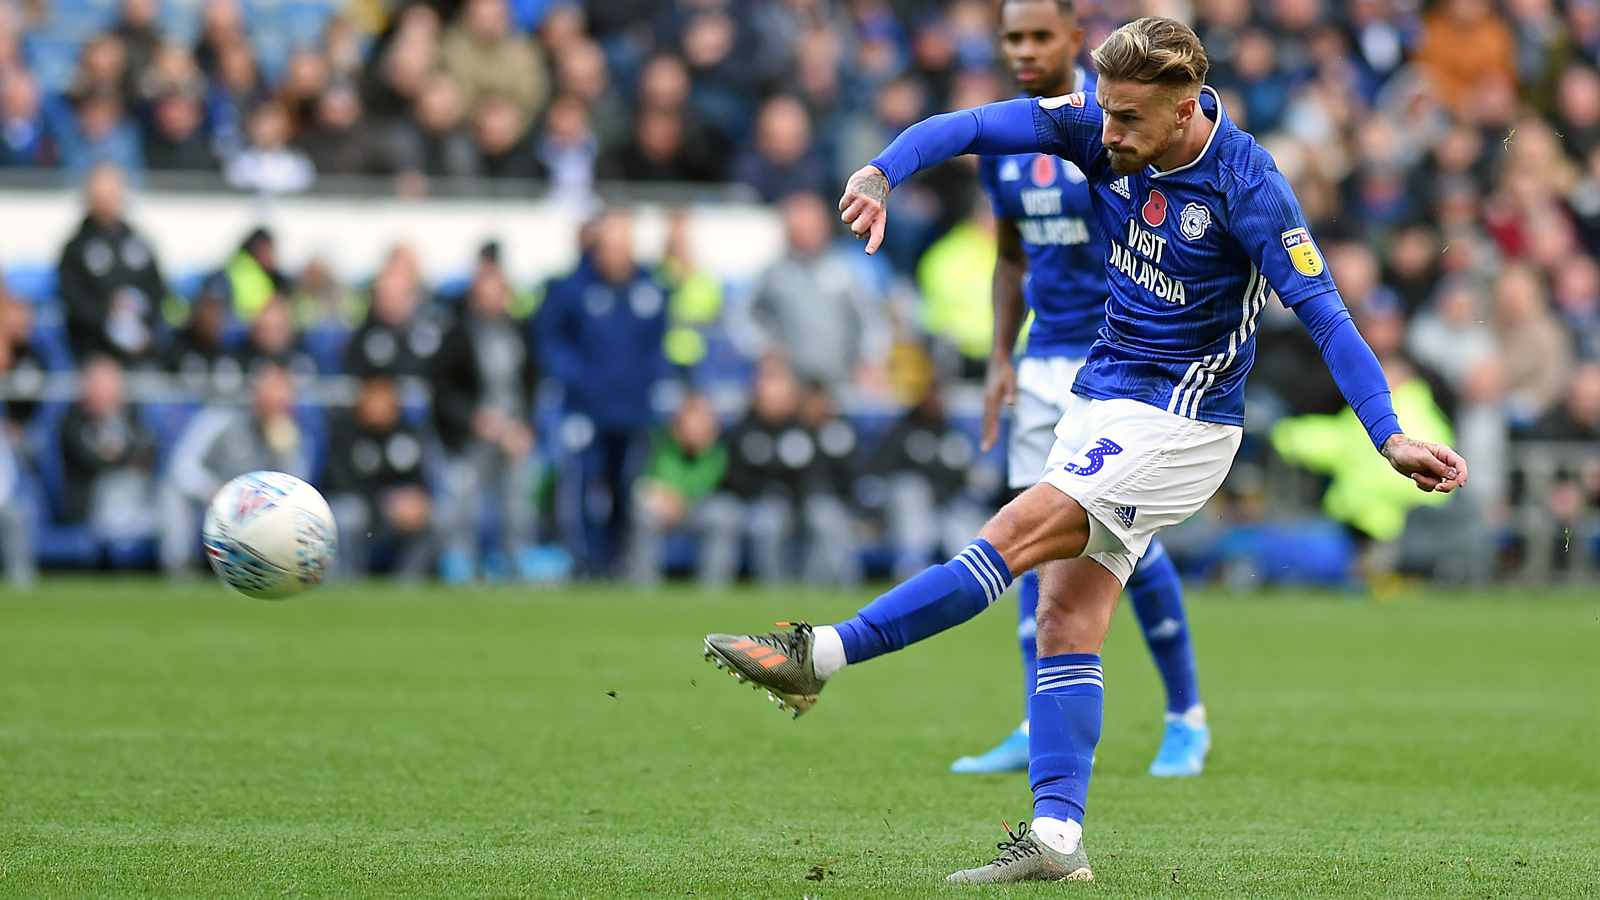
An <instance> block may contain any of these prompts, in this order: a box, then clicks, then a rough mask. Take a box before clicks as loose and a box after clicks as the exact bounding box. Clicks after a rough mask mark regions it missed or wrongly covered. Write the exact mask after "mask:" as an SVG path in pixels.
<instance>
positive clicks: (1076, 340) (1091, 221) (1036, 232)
mask: <svg viewBox="0 0 1600 900" xmlns="http://www.w3.org/2000/svg"><path fill="white" fill-rule="evenodd" d="M1075 85H1076V86H1077V87H1078V88H1079V89H1084V88H1087V89H1089V90H1093V89H1094V85H1093V83H1092V82H1089V81H1088V79H1087V78H1086V76H1085V74H1084V72H1083V70H1082V69H1079V70H1077V75H1076V80H1075ZM978 178H979V180H980V181H981V182H982V184H983V189H984V191H985V192H986V193H987V194H988V195H989V200H990V202H991V203H992V204H993V205H994V214H995V217H996V218H1000V219H1010V220H1011V221H1013V222H1015V223H1016V225H1017V231H1018V233H1019V234H1021V236H1022V250H1023V252H1024V253H1025V254H1026V255H1027V258H1028V275H1027V280H1026V281H1025V282H1024V283H1023V286H1022V298H1023V300H1024V301H1026V302H1027V304H1028V309H1029V310H1030V311H1032V313H1033V324H1032V325H1031V326H1030V327H1029V328H1028V346H1027V349H1026V351H1025V355H1027V356H1039V357H1045V356H1069V357H1074V358H1077V359H1082V358H1083V357H1084V356H1086V355H1088V352H1089V347H1090V345H1091V344H1093V343H1094V342H1095V338H1096V337H1098V336H1099V333H1100V326H1101V325H1102V324H1104V322H1105V313H1106V266H1105V259H1106V256H1105V253H1106V251H1105V243H1104V241H1102V240H1101V237H1100V225H1099V223H1098V222H1097V221H1096V220H1095V217H1094V211H1093V209H1092V208H1091V202H1092V201H1091V198H1090V191H1089V183H1088V178H1087V177H1085V175H1084V174H1083V171H1082V170H1080V169H1079V168H1078V167H1077V166H1076V165H1074V164H1073V163H1070V162H1068V161H1067V160H1064V159H1062V158H1060V157H1058V156H1052V155H1050V154H1048V153H1019V154H1015V155H1010V156H983V157H979V159H978Z"/></svg>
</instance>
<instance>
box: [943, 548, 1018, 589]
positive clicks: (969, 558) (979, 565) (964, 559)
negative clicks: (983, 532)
mask: <svg viewBox="0 0 1600 900" xmlns="http://www.w3.org/2000/svg"><path fill="white" fill-rule="evenodd" d="M952 562H959V563H961V564H962V565H963V566H966V568H967V571H968V572H971V573H972V577H973V578H975V579H977V581H978V584H979V585H980V586H981V587H982V588H983V595H984V596H985V597H986V598H988V601H989V602H990V603H991V604H992V603H994V601H996V600H998V599H1000V595H1001V594H1003V593H1005V592H1006V588H1008V587H1010V586H1011V567H1010V566H1008V565H1006V561H1005V560H1004V559H1003V558H1001V556H1000V553H999V551H997V550H995V549H994V547H993V546H991V545H990V544H989V542H988V541H986V540H984V539H983V538H979V539H977V540H975V541H973V542H972V543H970V544H968V545H967V547H966V549H965V550H962V551H961V552H960V553H957V554H956V558H955V559H954V560H952Z"/></svg>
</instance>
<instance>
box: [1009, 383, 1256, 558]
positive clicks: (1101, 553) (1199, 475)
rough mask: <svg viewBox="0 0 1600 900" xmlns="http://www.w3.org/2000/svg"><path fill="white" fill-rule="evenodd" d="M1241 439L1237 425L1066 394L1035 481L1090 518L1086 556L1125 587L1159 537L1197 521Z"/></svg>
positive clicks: (1132, 402)
mask: <svg viewBox="0 0 1600 900" xmlns="http://www.w3.org/2000/svg"><path fill="white" fill-rule="evenodd" d="M1018 376H1019V377H1018V388H1019V391H1018V394H1019V396H1018V404H1019V405H1020V404H1021V396H1020V394H1021V391H1020V388H1021V377H1020V376H1021V373H1020V372H1019V373H1018ZM1243 435H1244V429H1242V428H1240V427H1239V426H1237V425H1219V424H1217V423H1215V422H1202V421H1199V420H1198V419H1189V418H1185V417H1183V416H1180V415H1176V414H1174V413H1169V412H1167V411H1166V410H1164V409H1159V408H1157V407H1154V406H1151V405H1149V404H1148V403H1140V402H1139V401H1137V400H1091V399H1089V398H1087V397H1080V396H1078V395H1077V394H1071V395H1069V399H1068V400H1067V406H1066V411H1065V413H1064V414H1063V415H1062V417H1061V421H1060V422H1059V423H1057V425H1056V428H1055V436H1056V441H1055V446H1054V447H1053V448H1051V450H1050V456H1049V459H1048V460H1047V461H1046V463H1045V467H1044V473H1043V475H1042V477H1041V478H1040V479H1039V480H1040V481H1042V482H1044V483H1045V484H1048V485H1050V486H1051V487H1053V488H1056V489H1057V490H1059V491H1061V492H1062V493H1063V494H1066V495H1067V496H1069V497H1071V498H1072V499H1074V500H1076V501H1078V503H1079V504H1080V505H1081V506H1082V507H1083V508H1084V510H1085V511H1087V512H1088V513H1089V546H1088V547H1086V548H1085V549H1084V553H1083V555H1085V556H1089V557H1092V558H1093V559H1094V560H1095V561H1097V562H1099V563H1100V564H1101V565H1103V566H1105V567H1106V568H1107V569H1108V570H1110V571H1111V573H1112V574H1113V575H1115V576H1117V579H1118V580H1119V581H1121V582H1122V583H1123V584H1127V583H1128V577H1129V576H1130V575H1132V574H1133V567H1134V566H1135V565H1136V564H1137V563H1138V562H1139V558H1140V557H1142V556H1144V553H1145V550H1146V549H1148V548H1149V546H1150V539H1151V538H1152V537H1154V536H1155V534H1156V532H1158V531H1160V530H1161V529H1163V528H1166V527H1167V526H1169V525H1176V524H1178V523H1179V522H1182V521H1183V520H1184V519H1187V518H1189V517H1190V516H1192V515H1194V514H1195V513H1196V512H1198V511H1199V510H1200V507H1202V506H1204V505H1205V504H1206V501H1207V500H1210V499H1211V495H1212V494H1215V493H1216V492H1217V489H1218V488H1220V487H1221V486H1222V481H1223V479H1224V478H1226V477H1227V476H1228V470H1229V469H1230V468H1232V466H1233V455H1234V453H1236V452H1237V451H1238V449H1239V441H1240V439H1241V438H1242V437H1243Z"/></svg>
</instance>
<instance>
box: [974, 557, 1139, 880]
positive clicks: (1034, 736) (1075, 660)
mask: <svg viewBox="0 0 1600 900" xmlns="http://www.w3.org/2000/svg"><path fill="white" fill-rule="evenodd" d="M1122 562H1123V563H1125V565H1126V568H1124V569H1123V570H1122V571H1123V573H1126V572H1129V571H1131V569H1132V563H1133V560H1132V559H1131V558H1129V557H1126V556H1125V555H1124V557H1123V560H1122ZM1121 577H1122V575H1121V574H1114V573H1113V572H1112V571H1111V569H1109V568H1107V567H1106V565H1104V564H1102V563H1101V562H1099V561H1097V560H1095V559H1072V560H1062V561H1059V562H1053V563H1050V564H1048V565H1046V566H1045V568H1044V584H1043V596H1042V602H1041V603H1040V605H1039V646H1040V650H1041V654H1042V655H1041V656H1040V657H1039V671H1038V683H1037V686H1036V687H1035V689H1034V693H1033V697H1032V698H1031V700H1030V701H1029V704H1028V722H1029V737H1028V740H1029V744H1030V751H1031V752H1030V757H1031V758H1030V760H1029V764H1028V776H1029V780H1030V782H1031V783H1032V785H1033V803H1034V807H1033V815H1034V819H1033V828H1032V829H1031V830H1024V832H1023V833H1022V834H1020V835H1018V836H1016V837H1014V838H1013V839H1012V840H1011V841H1009V842H1006V843H1004V844H1002V845H1001V852H1000V855H999V857H997V858H996V859H995V860H994V861H993V862H991V863H989V864H988V865H986V866H980V867H978V868H976V869H967V870H964V871H961V872H956V873H955V874H953V875H951V876H950V878H949V880H950V881H955V882H963V883H968V884H986V883H998V882H1012V881H1041V880H1042V881H1059V880H1063V879H1066V880H1074V881H1092V880H1094V874H1093V872H1092V870H1091V869H1090V867H1089V859H1088V856H1087V855H1086V854H1085V853H1084V850H1083V814H1084V808H1085V806H1086V805H1087V802H1088V797H1089V776H1090V774H1091V773H1092V771H1093V762H1094V750H1095V745H1096V744H1098V743H1099V742H1100V728H1101V723H1102V717H1103V714H1104V709H1105V686H1104V676H1103V673H1102V671H1101V666H1100V648H1101V646H1102V645H1103V644H1104V642H1105V635H1106V630H1107V629H1108V628H1109V627H1110V623H1111V613H1112V611H1113V610H1115V609H1116V605H1117V597H1118V596H1119V595H1120V594H1121V593H1122V582H1121V580H1120V578H1121Z"/></svg>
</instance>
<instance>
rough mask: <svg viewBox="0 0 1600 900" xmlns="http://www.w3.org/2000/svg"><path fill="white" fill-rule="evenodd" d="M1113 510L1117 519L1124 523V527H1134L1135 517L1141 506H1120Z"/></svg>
mask: <svg viewBox="0 0 1600 900" xmlns="http://www.w3.org/2000/svg"><path fill="white" fill-rule="evenodd" d="M1111 512H1112V514H1113V515H1115V516H1116V517H1117V521H1118V522H1121V523H1122V527H1123V528H1132V527H1133V517H1134V516H1136V515H1138V514H1139V507H1137V506H1119V507H1117V508H1116V509H1114V510H1112V511H1111Z"/></svg>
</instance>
